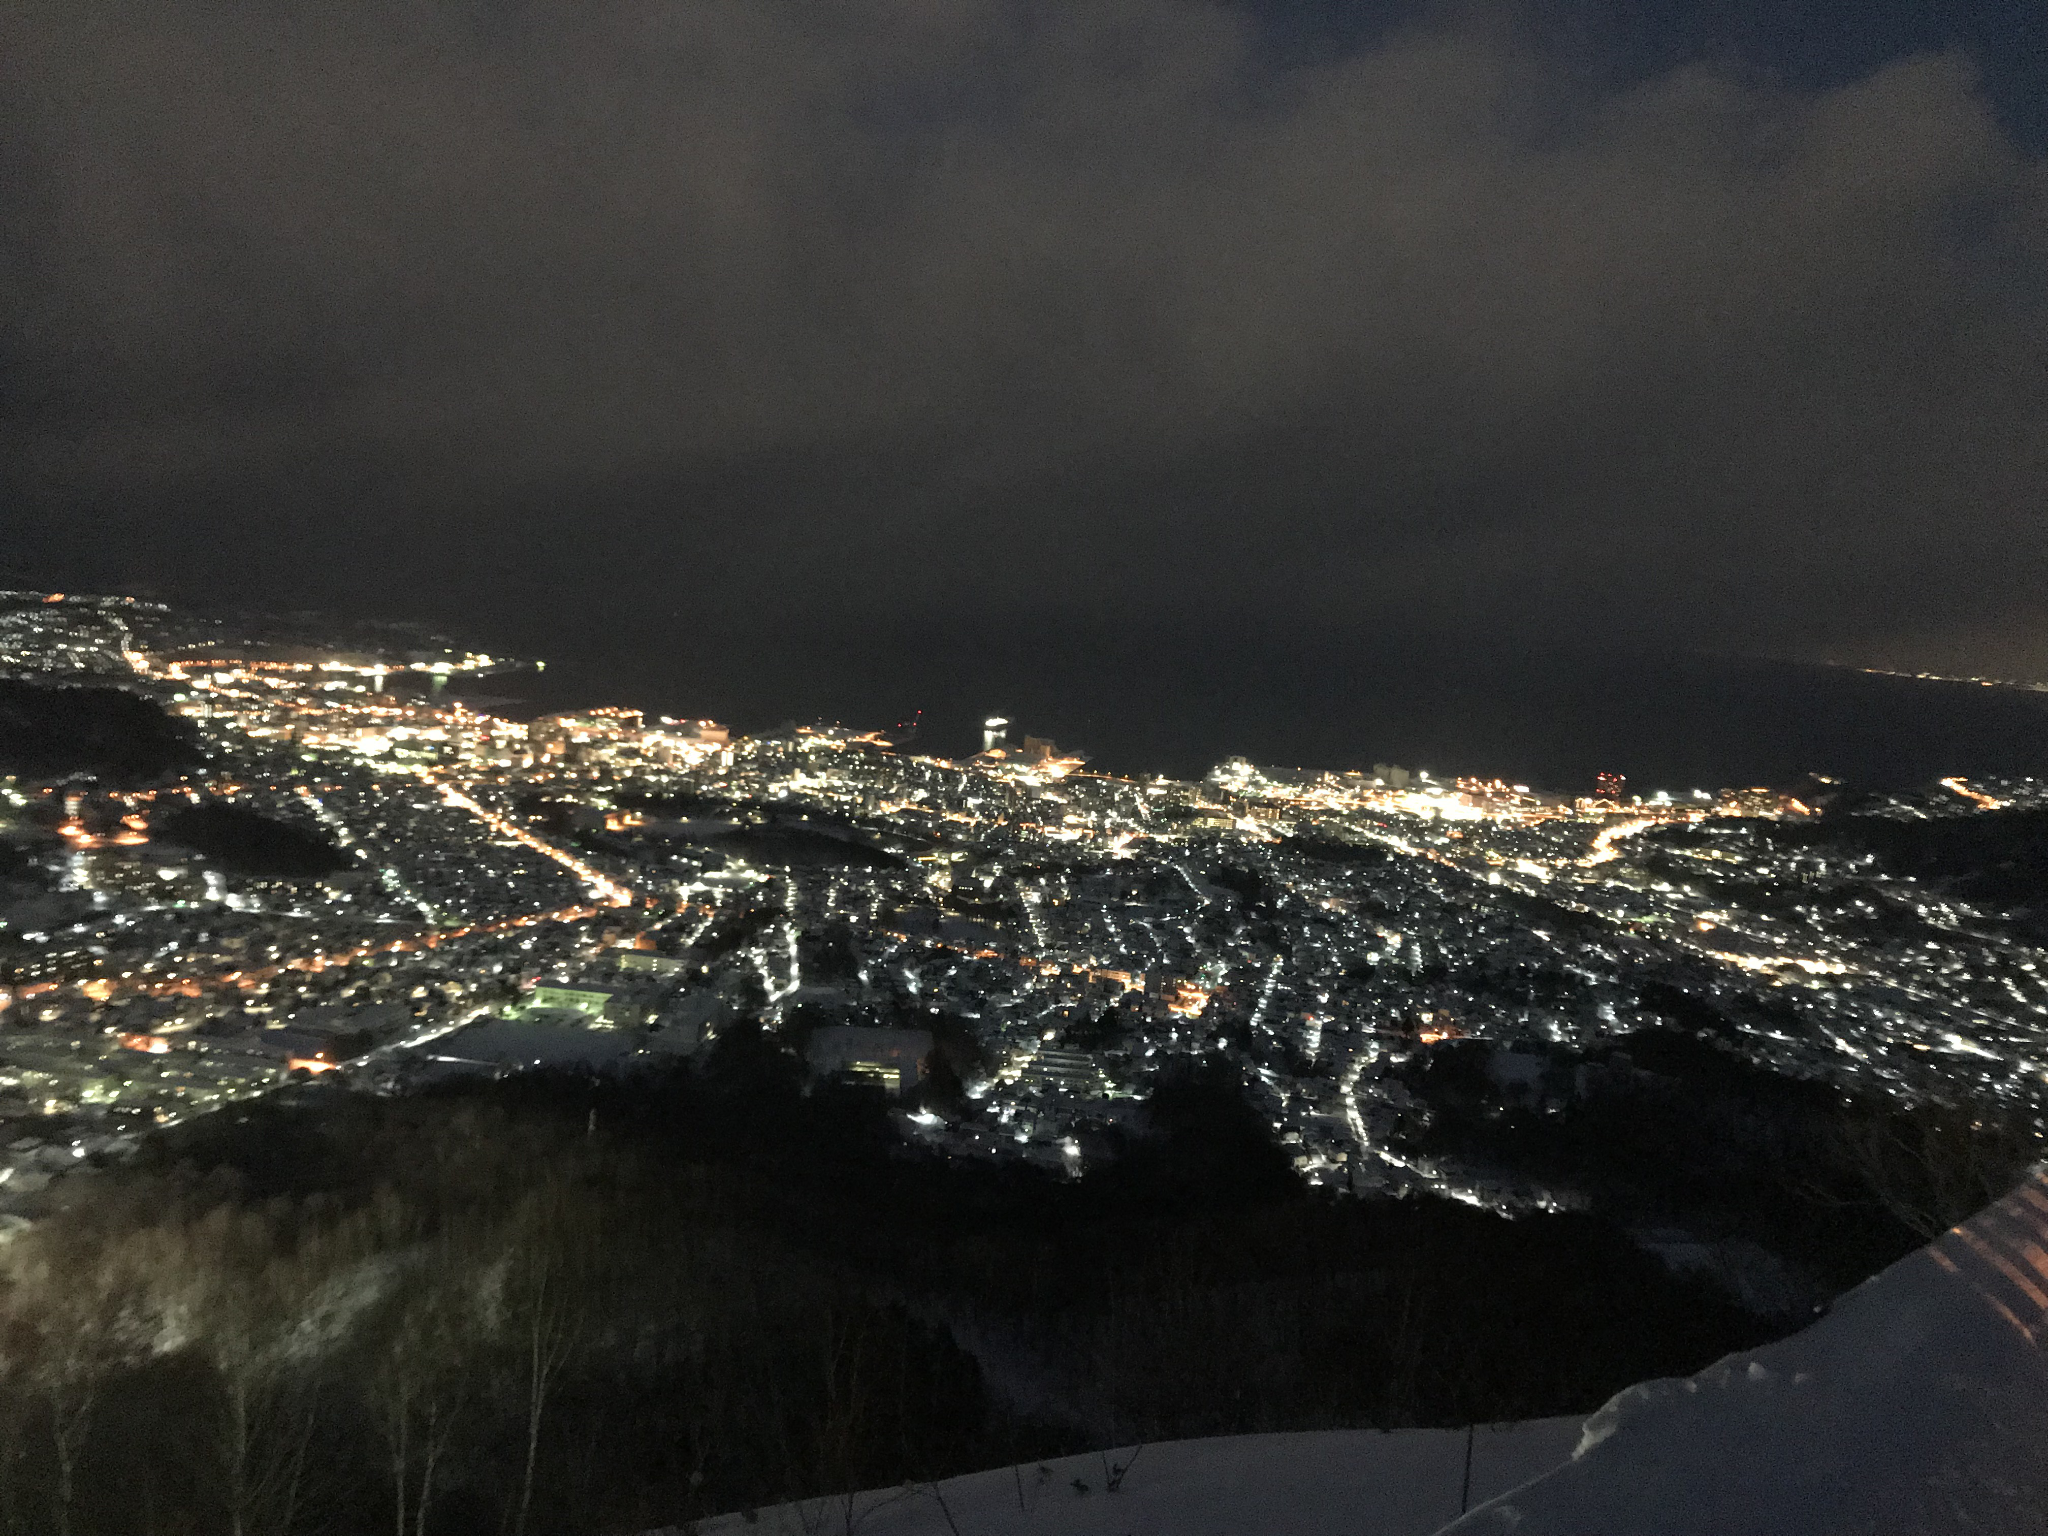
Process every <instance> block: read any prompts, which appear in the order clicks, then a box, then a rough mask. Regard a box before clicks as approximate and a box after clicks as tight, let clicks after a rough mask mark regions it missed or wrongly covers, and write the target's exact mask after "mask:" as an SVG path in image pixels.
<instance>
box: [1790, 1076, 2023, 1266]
mask: <svg viewBox="0 0 2048 1536" xmlns="http://www.w3.org/2000/svg"><path fill="white" fill-rule="evenodd" d="M1832 1150H1833V1151H1834V1153H1835V1156H1836V1159H1837V1160H1838V1163H1839V1166H1840V1167H1841V1168H1842V1170H1843V1171H1844V1172H1846V1173H1847V1174H1848V1175H1849V1177H1850V1178H1851V1179H1852V1180H1853V1182H1854V1183H1855V1184H1856V1185H1857V1186H1858V1187H1859V1188H1860V1189H1861V1190H1862V1191H1863V1194H1862V1195H1861V1197H1860V1198H1859V1199H1857V1200H1856V1201H1854V1202H1849V1203H1858V1204H1875V1205H1877V1206H1880V1207H1882V1208H1883V1209H1884V1210H1885V1211H1886V1212H1887V1213H1888V1214H1890V1215H1891V1217H1892V1218H1893V1219H1894V1220H1896V1221H1897V1222H1898V1223H1899V1224H1900V1225H1901V1226H1904V1227H1905V1228H1906V1229H1907V1230H1909V1231H1911V1232H1913V1233H1914V1234H1915V1235H1917V1236H1918V1237H1919V1238H1920V1239H1921V1240H1922V1241H1923V1242H1933V1241H1934V1240H1935V1239H1936V1238H1938V1237H1940V1236H1941V1234H1942V1233H1944V1232H1946V1231H1948V1229H1949V1228H1951V1227H1953V1226H1955V1225H1956V1224H1957V1223H1958V1222H1961V1221H1965V1220H1968V1219H1969V1218H1970V1217H1971V1216H1973V1215H1975V1214H1976V1213H1977V1212H1978V1211H1981V1210H1982V1209H1984V1207H1985V1206H1987V1205H1990V1204H1991V1203H1992V1202H1993V1201H1995V1200H1997V1199H1998V1198H1999V1197H2000V1196H2002V1195H2004V1194H2005V1193H2006V1192H2007V1191H2008V1190H2010V1189H2011V1188H2012V1186H2013V1185H2014V1184H2015V1183H2017V1182H2018V1180H2019V1179H2020V1177H2021V1176H2022V1175H2023V1174H2024V1173H2025V1172H2026V1170H2027V1166H2028V1165H2029V1164H2030V1163H2032V1162H2034V1161H2035V1160H2036V1159H2038V1158H2039V1157H2041V1155H2042V1152H2043V1150H2044V1149H2043V1146H2042V1143H2041V1141H2040V1139H2039V1138H2038V1137H2036V1136H2034V1135H2033V1134H2031V1133H2030V1132H2029V1131H2028V1130H2026V1129H2025V1128H2024V1127H2021V1126H2016V1125H2012V1124H2008V1123H2007V1122H2005V1121H2003V1120H2001V1119H1999V1118H1998V1117H1996V1116H1995V1115H1992V1114H1989V1113H1986V1112H1982V1111H1978V1110H1974V1109H1971V1108H1969V1107H1966V1106H1954V1105H1943V1104H1923V1105H1919V1106H1916V1107H1915V1108H1914V1109H1912V1110H1910V1111H1907V1112H1904V1113H1900V1112H1896V1111H1872V1112H1866V1113H1863V1114H1859V1115H1855V1116H1853V1117H1848V1118H1844V1119H1843V1120H1842V1122H1841V1123H1840V1127H1839V1129H1838V1131H1837V1132H1836V1134H1835V1136H1834V1138H1833V1148H1832ZM1806 1192H1807V1194H1808V1195H1809V1197H1810V1198H1814V1199H1817V1200H1822V1201H1825V1202H1826V1203H1829V1204H1842V1203H1845V1202H1844V1201H1842V1200H1841V1198H1840V1197H1838V1196H1831V1195H1829V1194H1828V1192H1826V1191H1824V1190H1821V1189H1819V1188H1818V1187H1816V1186H1814V1185H1812V1184H1811V1183H1809V1185H1808V1187H1807V1191H1806Z"/></svg>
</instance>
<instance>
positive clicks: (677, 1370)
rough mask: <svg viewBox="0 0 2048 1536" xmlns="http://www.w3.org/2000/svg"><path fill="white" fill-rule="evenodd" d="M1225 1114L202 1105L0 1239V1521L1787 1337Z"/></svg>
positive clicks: (1625, 1358) (550, 1507)
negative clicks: (1078, 1155)
mask: <svg viewBox="0 0 2048 1536" xmlns="http://www.w3.org/2000/svg"><path fill="white" fill-rule="evenodd" d="M1257 1130H1258V1127H1257V1125H1256V1123H1255V1122H1254V1120H1253V1117H1252V1115H1251V1112H1250V1111H1249V1110H1248V1109H1247V1108H1246V1107H1245V1106H1244V1104H1243V1101H1242V1100H1241V1099H1239V1098H1238V1097H1237V1096H1236V1094H1235V1092H1234V1090H1233V1089H1232V1088H1231V1086H1230V1084H1229V1082H1228V1080H1227V1079H1225V1078H1222V1077H1217V1076H1213V1075H1208V1074H1197V1075H1195V1076H1193V1077H1191V1078H1189V1079H1187V1080H1185V1081H1182V1082H1180V1083H1177V1084H1175V1085H1173V1087H1172V1088H1171V1089H1170V1090H1169V1091H1168V1092H1166V1093H1165V1094H1164V1095H1163V1096H1162V1099H1161V1102H1160V1103H1158V1104H1157V1105H1156V1106H1155V1113H1153V1114H1152V1115H1151V1116H1150V1117H1149V1119H1148V1126H1147V1128H1145V1129H1142V1130H1141V1131H1140V1132H1138V1133H1135V1134H1134V1135H1133V1137H1132V1139H1131V1141H1130V1144H1129V1146H1128V1147H1127V1149H1126V1153H1125V1155H1124V1157H1123V1158H1122V1159H1121V1160H1120V1161H1119V1162H1118V1163H1116V1164H1115V1165H1113V1166H1112V1167H1110V1168H1109V1169H1107V1170H1106V1171H1105V1172H1104V1173H1102V1174H1101V1175H1091V1176H1090V1177H1089V1178H1087V1179H1085V1180H1082V1181H1080V1182H1078V1183H1074V1182H1069V1181H1066V1180H1062V1179H1060V1178H1058V1177H1056V1176H1052V1175H1048V1174H1042V1173H1039V1172H1035V1171H1031V1170H1026V1169H1021V1168H1001V1167H995V1166H991V1165H987V1164H982V1163H974V1164H958V1163H950V1162H945V1161H939V1160H934V1159H931V1158H929V1157H924V1156H919V1155H910V1154H908V1153H906V1152H905V1151H904V1150H903V1149H902V1144H901V1142H900V1140H899V1139H898V1138H897V1137H896V1135H895V1134H894V1131H893V1128H892V1126H891V1125H890V1123H889V1120H888V1112H887V1109H886V1107H885V1105H884V1104H883V1102H882V1101H881V1100H880V1099H879V1098H877V1097H870V1096H867V1095H865V1094H863V1093H859V1092H855V1091H851V1090H846V1091H823V1090H821V1091H819V1092H816V1093H813V1094H810V1095H808V1096H807V1095H805V1094H804V1093H803V1092H802V1091H801V1079H800V1076H799V1073H798V1069H797V1066H796V1063H795V1061H794V1059H793V1058H792V1057H790V1056H789V1055H787V1053H785V1052H783V1051H782V1050H780V1049H779V1048H778V1047H777V1046H775V1045H774V1044H773V1043H772V1041H771V1040H770V1039H769V1038H767V1037H765V1036H761V1035H757V1034H751V1033H749V1032H747V1031H744V1030H740V1031H734V1032H729V1033H728V1035H727V1036H726V1037H725V1038H724V1039H723V1040H722V1041H721V1043H720V1048H719V1049H718V1051H717V1052H716V1053H714V1055H713V1057H712V1058H711V1059H710V1061H709V1062H707V1063H706V1064H705V1065H704V1066H703V1067H702V1068H701V1069H700V1070H697V1071H686V1072H680V1073H675V1074H671V1075H667V1076H660V1077H648V1078H644V1079H641V1080H638V1081H633V1082H625V1083H619V1082H609V1083H608V1082H595V1081H586V1080H575V1079H567V1078H553V1079H526V1080H515V1081H511V1082H507V1083H504V1084H499V1085H496V1086H488V1087H472V1088H467V1089H463V1090H461V1091H456V1092H451V1093H449V1094H446V1095H440V1096H429V1097H420V1098H411V1099H376V1098H370V1097H364V1096H358V1095H354V1094H351V1093H347V1092H342V1091H338V1090H322V1089H313V1090H308V1091H307V1095H306V1097H304V1098H303V1099H302V1100H301V1101H299V1102H296V1103H292V1102H284V1101H271V1102H266V1103H264V1104H261V1105H256V1106H251V1107H247V1108H243V1109H239V1110H235V1111H232V1112H227V1113H223V1114H219V1115H215V1116H211V1117H208V1118H206V1119H204V1120H202V1121H198V1122H194V1123H192V1124H191V1125H189V1126H186V1127H182V1128H180V1129H179V1130H178V1131H176V1132H175V1133H172V1134H170V1135H168V1136H166V1137H164V1138H162V1139H161V1141H160V1142H159V1143H157V1144H156V1145H155V1146H153V1147H152V1149H151V1150H150V1151H149V1152H148V1153H147V1155H146V1156H145V1158H144V1159H143V1160H142V1161H141V1162H140V1163H138V1164H135V1165H131V1166H129V1167H126V1168H123V1169H119V1170H109V1171H106V1172H104V1173H102V1174H100V1175H97V1176H96V1177H95V1178H93V1179H88V1180H86V1181H84V1182H83V1183H81V1184H80V1185H79V1186H78V1191H79V1192H78V1194H77V1196H76V1197H75V1198H74V1200H73V1201H72V1203H71V1206H70V1208H69V1209H68V1210H67V1211H65V1212H64V1213H62V1214H61V1215H59V1216H57V1217H55V1218H53V1219H51V1220H50V1221H48V1222H46V1223H45V1224H44V1225H42V1226H40V1227H38V1228H37V1229H36V1230H35V1231H33V1232H31V1233H30V1234H28V1235H27V1236H25V1237H23V1238H20V1239H18V1240H17V1241H16V1242H15V1244H13V1245H12V1246H11V1247H10V1248H9V1249H8V1250H7V1252H6V1255H5V1258H4V1263H5V1265H6V1266H7V1267H8V1268H9V1269H10V1270H11V1272H12V1274H13V1276H14V1280H15V1283H14V1286H13V1288H12V1289H11V1290H10V1291H8V1292H7V1293H6V1297H7V1300H6V1312H7V1318H6V1319H5V1320H4V1321H5V1322H6V1326H8V1327H11V1328H12V1329H13V1330H14V1334H13V1335H12V1337H14V1338H16V1339H17V1341H18V1343H19V1346H20V1347H19V1348H17V1349H14V1350H12V1351H11V1353H10V1358H11V1359H12V1360H13V1361H14V1362H15V1364H16V1365H17V1367H18V1369H17V1372H16V1374H15V1375H13V1376H12V1377H10V1378H9V1379H8V1381H7V1382H6V1383H5V1384H4V1385H0V1408H4V1409H5V1413H4V1414H0V1423H6V1424H11V1425H13V1426H15V1428H14V1431H13V1433H14V1436H15V1438H14V1439H13V1441H12V1442H11V1446H12V1448H11V1450H9V1451H8V1452H7V1454H6V1457H5V1458H4V1466H0V1472H4V1475H5V1477H6V1479H7V1491H8V1495H9V1498H10V1500H11V1501H12V1503H13V1505H14V1507H15V1508H16V1509H18V1510H20V1511H21V1512H22V1514H21V1524H20V1528H21V1529H23V1530H35V1531H41V1530H54V1529H57V1528H59V1526H58V1521H57V1513H58V1511H59V1510H60V1509H61V1510H63V1512H64V1515H65V1519H64V1524H65V1525H66V1526H68V1529H69V1530H70V1531H72V1532H75V1533H76V1536H95V1533H100V1532H106V1533H113V1532H123V1533H125V1532H132V1531H135V1530H140V1529H145V1528H152V1529H155V1530H158V1531H165V1532H170V1531H194V1532H197V1531H217V1530H226V1529H230V1528H231V1526H232V1524H233V1523H234V1522H233V1520H232V1519H231V1516H232V1515H233V1513H234V1511H235V1509H236V1508H237V1506H238V1505H240V1506H245V1507H244V1511H243V1512H244V1514H245V1515H246V1516H247V1518H246V1519H245V1520H244V1521H243V1522H242V1523H243V1528H244V1529H265V1530H272V1531H280V1532H291V1531H305V1532H311V1531H313V1530H316V1529H318V1530H323V1531H335V1532H354V1531H364V1532H368V1531H374V1530H388V1529H391V1528H392V1522H393V1519H394V1512H395V1511H400V1510H403V1511H410V1517H409V1518H408V1522H407V1524H408V1528H410V1527H411V1526H412V1524H413V1523H414V1521H416V1520H417V1517H418V1513H419V1509H420V1506H421V1504H422V1503H423V1502H424V1503H425V1505H426V1506H427V1510H428V1514H427V1518H426V1520H425V1522H424V1527H423V1528H424V1529H426V1530H429V1531H432V1532H436V1533H440V1536H466V1533H477V1536H484V1533H499V1532H502V1531H505V1530H508V1529H520V1528H522V1526H523V1528H524V1529H525V1530H527V1531H530V1532H533V1533H536V1536H538V1533H546V1532H558V1531H559V1532H565V1533H566V1532H571V1531H574V1532H579V1533H588V1532H603V1531H622V1530H635V1529H647V1528H651V1527H656V1526H660V1525H664V1524H669V1523H674V1522H678V1521H681V1520H685V1519H689V1518H693V1517H696V1516H700V1515H706V1514H711V1513H714V1512H717V1511H721V1510H730V1509H736V1508H744V1507H748V1506H751V1505H758V1504H762V1503H768V1502H773V1501H776V1500H778V1499H783V1498H788V1497H791V1496H795V1495H800V1494H805V1493H813V1492H826V1491H830V1490H835V1489H843V1488H850V1487H864V1486H865V1487H874V1486H884V1485H892V1484H896V1483H900V1482H901V1481H902V1480H903V1479H905V1478H917V1479H926V1478H930V1477H933V1476H938V1475H943V1474H948V1473H953V1472H959V1471H964V1470H968V1469H971V1468H975V1467H981V1466H990V1465H1000V1464H1005V1463H1009V1462H1015V1461H1019V1460H1024V1459H1028V1458H1033V1457H1042V1456H1048V1455H1053V1454H1056V1453H1059V1452H1063V1451H1078V1450H1084V1449H1090V1448H1093V1447H1096V1446H1100V1445H1107V1444H1113V1443H1118V1442H1122V1443H1126V1444H1128V1443H1131V1442H1133V1441H1138V1440H1154V1439H1164V1438H1169V1437H1176V1436H1187V1435H1201V1434H1215V1433H1226V1432H1231V1431H1254V1430H1289V1429H1313V1428H1325V1427H1340V1426H1353V1427H1357V1426H1368V1427H1370V1426H1383V1425H1409V1424H1462V1423H1466V1422H1470V1421H1472V1420H1503V1419H1511V1418H1527V1417H1531V1416H1540V1415H1545V1414H1554V1413H1561V1412H1585V1411H1588V1410H1590V1409H1591V1408H1593V1407H1595V1406H1597V1405H1598V1404H1599V1403H1600V1402H1601V1401H1602V1400H1604V1399H1605V1398H1606V1397H1607V1396H1608V1395H1609V1394H1611V1393H1612V1392H1614V1391H1616V1390H1618V1389H1619V1388H1620V1387H1622V1386H1625V1385H1627V1384H1628V1383H1630V1382H1633V1381H1636V1380H1639V1379H1642V1378H1644V1377H1646V1376H1659V1375H1669V1374H1674V1373H1683V1372H1685V1371H1689V1370H1694V1369H1697V1368H1698V1367H1699V1366H1701V1365H1703V1364H1705V1363H1706V1362H1707V1361H1709V1360H1711V1359H1713V1358H1715V1357H1717V1356H1718V1355H1720V1354H1723V1353H1725V1352H1727V1351H1728V1350H1731V1349H1735V1348H1739V1347H1743V1346H1745V1345H1750V1344H1754V1343H1757V1342H1759V1341H1761V1340H1762V1339H1763V1338H1765V1337H1768V1336H1770V1335H1771V1334H1773V1333H1774V1332H1778V1331H1782V1328H1783V1327H1784V1326H1786V1323H1785V1322H1784V1321H1782V1320H1780V1321H1771V1320H1766V1319H1762V1318H1759V1317H1756V1316H1753V1315H1751V1314H1748V1313H1746V1312H1744V1311H1742V1310H1741V1309H1740V1308H1738V1307H1737V1306H1735V1305H1734V1304H1733V1303H1731V1302H1730V1301H1729V1300H1727V1299H1726V1297H1725V1296H1724V1295H1723V1294H1721V1293H1720V1292H1718V1291H1716V1290H1715V1289H1713V1288H1712V1287H1710V1286H1708V1285H1707V1284H1705V1283H1701V1282H1693V1281H1688V1280H1685V1279H1681V1278H1677V1277H1674V1276H1673V1275H1671V1274H1670V1273H1668V1272H1667V1271H1666V1270H1665V1269H1664V1268H1663V1267H1662V1266H1661V1265H1660V1264H1659V1263H1658V1262H1657V1261H1656V1260H1654V1259H1652V1258H1650V1257H1649V1256H1648V1255H1646V1254H1645V1253H1643V1252H1642V1251H1641V1249H1640V1248H1638V1247H1637V1246H1636V1245H1635V1244H1633V1243H1632V1242H1630V1241H1629V1239H1628V1238H1627V1237H1626V1236H1625V1235H1624V1234H1623V1233H1622V1232H1620V1231H1619V1230H1618V1229H1616V1228H1614V1227H1613V1226H1610V1225H1608V1224H1607V1223H1605V1222H1602V1221H1599V1220H1596V1219H1593V1218H1590V1217H1582V1216H1553V1217H1541V1218H1530V1219H1525V1220H1520V1221H1508V1220H1504V1219H1502V1218H1500V1217H1497V1216H1493V1215H1490V1214H1487V1213H1485V1212H1481V1211H1477V1210H1472V1209H1469V1208H1466V1207H1463V1206H1459V1205H1455V1204H1452V1203H1448V1202H1434V1201H1419V1200H1418V1201H1408V1202H1402V1203H1392V1204H1371V1203H1364V1202H1355V1201H1341V1202H1340V1201H1333V1200H1328V1199H1323V1198H1318V1197H1315V1196H1314V1195H1312V1194H1311V1193H1310V1192H1309V1191H1307V1190H1305V1189H1304V1188H1302V1187H1301V1186H1300V1185H1299V1184H1298V1182H1297V1181H1295V1180H1294V1179H1293V1177H1292V1175H1291V1171H1290V1170H1289V1169H1288V1168H1287V1166H1286V1165H1285V1163H1284V1162H1283V1161H1282V1160H1281V1158H1280V1156H1279V1154H1278V1153H1277V1152H1276V1151H1275V1150H1274V1149H1272V1148H1271V1147H1270V1145H1267V1144H1266V1143H1265V1142H1264V1141H1263V1140H1262V1138H1260V1137H1259V1136H1258V1135H1257V1134H1256V1132H1257ZM81 1405H83V1406H81ZM137 1446H147V1447H149V1453H148V1454H147V1455H137V1454H136V1450H135V1448H136V1447H137ZM529 1454H530V1459H529ZM529 1479H530V1481H529ZM529 1489H530V1493H529V1491H528V1490H529ZM67 1490H68V1492H67ZM286 1505H289V1506H290V1507H289V1509H287V1508H286ZM259 1506H260V1509H261V1512H262V1514H261V1520H260V1521H259V1519H258V1511H259ZM522 1508H523V1509H524V1513H523V1514H522V1513H521V1511H522Z"/></svg>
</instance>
